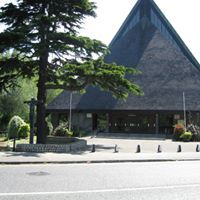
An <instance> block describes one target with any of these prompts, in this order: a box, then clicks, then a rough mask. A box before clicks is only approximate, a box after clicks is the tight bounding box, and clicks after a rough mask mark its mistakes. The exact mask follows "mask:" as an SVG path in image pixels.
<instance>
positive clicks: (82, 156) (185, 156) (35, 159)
mask: <svg viewBox="0 0 200 200" xmlns="http://www.w3.org/2000/svg"><path fill="white" fill-rule="evenodd" d="M84 139H86V140H87V144H88V146H87V148H86V149H83V150H82V151H76V152H71V153H28V152H9V151H8V152H0V164H29V163H35V164H39V163H108V162H153V161H191V160H199V161H200V152H196V147H197V145H198V144H199V143H197V142H190V143H184V142H173V141H171V140H166V139H137V138H105V137H102V138H101V137H86V138H84ZM93 144H94V145H95V152H94V153H91V149H92V145H93ZM115 145H117V149H118V151H119V152H118V153H114V150H115V148H114V147H115ZM137 145H140V148H141V153H136V149H137ZM158 145H160V146H161V150H162V153H157V150H158ZM179 145H181V152H180V153H177V149H178V146H179Z"/></svg>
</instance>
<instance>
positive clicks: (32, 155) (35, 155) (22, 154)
mask: <svg viewBox="0 0 200 200" xmlns="http://www.w3.org/2000/svg"><path fill="white" fill-rule="evenodd" d="M5 156H6V157H18V156H23V157H37V158H38V157H40V154H38V153H33V152H15V153H13V152H5Z"/></svg>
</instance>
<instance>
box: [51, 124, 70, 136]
mask: <svg viewBox="0 0 200 200" xmlns="http://www.w3.org/2000/svg"><path fill="white" fill-rule="evenodd" d="M53 135H55V136H72V135H73V132H72V131H69V129H68V124H66V123H61V124H60V125H59V126H58V127H56V128H55V130H54V131H53Z"/></svg>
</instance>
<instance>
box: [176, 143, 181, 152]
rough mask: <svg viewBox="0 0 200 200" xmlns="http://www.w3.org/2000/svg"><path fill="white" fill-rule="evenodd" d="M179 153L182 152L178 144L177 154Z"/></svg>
mask: <svg viewBox="0 0 200 200" xmlns="http://www.w3.org/2000/svg"><path fill="white" fill-rule="evenodd" d="M181 151H182V149H181V145H180V144H179V145H178V149H177V152H178V153H180V152H181Z"/></svg>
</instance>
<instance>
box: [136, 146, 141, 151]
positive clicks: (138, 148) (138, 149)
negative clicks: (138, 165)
mask: <svg viewBox="0 0 200 200" xmlns="http://www.w3.org/2000/svg"><path fill="white" fill-rule="evenodd" d="M140 152H141V147H140V145H139V144H138V145H137V149H136V153H140Z"/></svg>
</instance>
